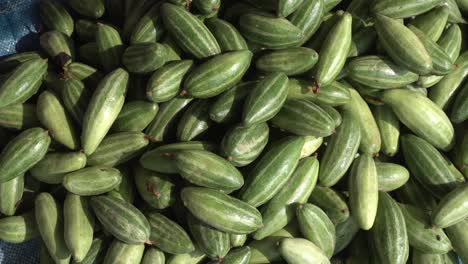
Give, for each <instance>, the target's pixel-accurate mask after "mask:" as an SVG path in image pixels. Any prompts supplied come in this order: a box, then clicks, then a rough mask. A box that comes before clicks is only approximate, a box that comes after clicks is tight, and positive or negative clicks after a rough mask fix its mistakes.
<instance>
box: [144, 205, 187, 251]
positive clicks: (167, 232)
mask: <svg viewBox="0 0 468 264" xmlns="http://www.w3.org/2000/svg"><path fill="white" fill-rule="evenodd" d="M147 218H148V222H149V224H150V227H151V234H150V240H149V241H150V242H151V243H152V244H153V245H155V246H156V247H158V248H160V249H161V250H162V251H164V252H167V253H170V254H184V253H190V252H192V251H193V250H194V249H195V247H194V245H193V243H192V240H191V239H190V237H189V235H188V234H187V232H186V231H185V230H184V229H183V228H182V227H181V226H180V225H178V224H177V223H176V222H174V221H172V220H171V219H169V218H167V217H165V216H164V215H162V214H160V213H157V212H152V213H149V214H147Z"/></svg>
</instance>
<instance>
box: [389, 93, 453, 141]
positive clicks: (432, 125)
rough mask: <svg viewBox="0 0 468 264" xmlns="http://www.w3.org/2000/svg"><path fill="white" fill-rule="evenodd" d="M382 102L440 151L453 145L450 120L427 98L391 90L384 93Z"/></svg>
mask: <svg viewBox="0 0 468 264" xmlns="http://www.w3.org/2000/svg"><path fill="white" fill-rule="evenodd" d="M382 100H383V101H384V102H385V103H386V104H388V105H389V106H390V107H392V109H393V112H394V113H395V114H396V115H397V117H398V119H399V120H400V121H401V122H402V123H403V124H404V125H406V126H407V127H408V128H409V129H411V130H412V131H413V132H414V133H415V134H416V135H418V136H420V137H422V138H424V139H425V140H427V141H428V142H430V143H431V144H433V145H434V146H435V147H437V148H439V149H442V150H448V149H450V148H451V146H452V145H453V140H454V130H453V126H452V124H451V123H450V120H449V119H448V117H447V115H446V114H445V113H444V112H443V111H442V110H441V109H440V108H439V107H437V105H435V104H434V103H433V102H432V101H430V100H429V99H428V98H427V97H425V96H423V95H421V94H418V93H415V92H412V91H409V90H406V89H393V90H389V91H385V92H384V94H383V96H382ZM415 105H418V106H419V107H414V106H415Z"/></svg>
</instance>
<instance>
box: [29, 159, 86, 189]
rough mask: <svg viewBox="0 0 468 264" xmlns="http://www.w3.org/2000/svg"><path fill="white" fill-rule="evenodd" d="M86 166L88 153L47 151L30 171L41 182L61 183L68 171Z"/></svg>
mask: <svg viewBox="0 0 468 264" xmlns="http://www.w3.org/2000/svg"><path fill="white" fill-rule="evenodd" d="M85 166H86V155H85V154H84V153H82V152H53V153H47V154H46V155H45V156H44V158H43V159H41V161H39V162H38V163H37V164H36V165H34V167H32V168H31V169H30V170H29V172H30V173H31V176H33V177H34V178H35V179H37V180H38V181H40V182H45V183H48V184H59V183H61V182H62V180H63V176H65V174H66V173H69V172H72V171H76V170H79V169H82V168H84V167H85Z"/></svg>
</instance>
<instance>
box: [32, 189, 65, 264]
mask: <svg viewBox="0 0 468 264" xmlns="http://www.w3.org/2000/svg"><path fill="white" fill-rule="evenodd" d="M34 205H35V207H34V212H35V216H36V222H37V227H38V229H39V232H40V234H41V237H42V241H44V244H45V245H46V247H47V249H48V251H49V254H50V256H51V257H52V259H53V260H54V261H55V262H56V263H59V261H63V262H69V261H70V257H71V253H70V251H69V249H68V248H67V245H66V243H65V240H64V237H63V231H64V227H63V212H62V206H61V205H60V204H59V203H58V202H57V201H56V200H55V199H54V197H52V195H51V194H50V193H40V194H39V195H38V196H37V197H36V199H35V201H34Z"/></svg>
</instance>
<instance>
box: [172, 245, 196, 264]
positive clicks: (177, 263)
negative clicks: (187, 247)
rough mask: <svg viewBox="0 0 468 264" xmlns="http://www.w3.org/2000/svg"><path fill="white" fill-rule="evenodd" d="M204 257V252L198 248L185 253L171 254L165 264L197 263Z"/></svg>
mask: <svg viewBox="0 0 468 264" xmlns="http://www.w3.org/2000/svg"><path fill="white" fill-rule="evenodd" d="M204 259H205V254H203V252H201V251H200V250H199V249H197V248H195V250H194V251H192V252H190V253H185V254H177V255H172V256H171V257H170V258H168V259H167V264H198V263H201V262H202V261H203V260H204Z"/></svg>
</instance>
